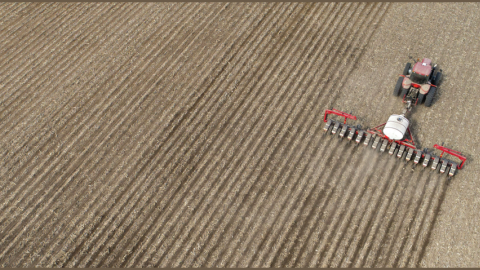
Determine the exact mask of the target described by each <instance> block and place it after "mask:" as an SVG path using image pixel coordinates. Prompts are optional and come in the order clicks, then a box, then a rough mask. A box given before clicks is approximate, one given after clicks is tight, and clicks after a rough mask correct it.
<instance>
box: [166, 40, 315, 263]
mask: <svg viewBox="0 0 480 270" xmlns="http://www.w3.org/2000/svg"><path fill="white" fill-rule="evenodd" d="M307 47H308V46H307ZM293 76H295V75H293ZM267 107H268V106H267ZM250 108H251V110H255V109H253V108H252V107H250ZM246 118H248V119H252V118H251V117H248V116H246ZM220 159H222V158H221V157H220ZM225 166H228V165H225ZM206 178H207V179H208V178H211V176H206ZM209 190H210V194H215V192H213V190H215V188H214V189H210V188H209ZM205 200H206V201H209V200H210V199H208V197H207V198H205ZM200 205H203V204H202V203H200ZM217 207H218V206H212V207H208V208H211V209H216V208H217ZM202 208H203V209H202V210H199V211H197V213H196V215H197V216H198V217H201V216H202V214H201V213H203V211H205V210H204V209H205V208H206V207H205V206H202ZM187 217H188V216H187ZM193 219H195V217H194V218H193ZM189 220H192V218H188V219H187V220H186V221H189ZM203 220H204V221H205V222H208V221H209V219H208V218H203ZM188 223H189V224H188V225H187V226H189V227H190V228H187V229H185V230H187V231H191V229H192V228H193V226H195V228H199V229H200V230H197V234H196V235H194V236H195V237H197V236H198V233H200V232H201V228H203V227H204V226H205V225H203V224H202V225H201V226H197V225H194V224H192V223H191V222H188ZM197 224H198V222H197ZM205 229H206V228H205ZM183 236H184V235H183V234H182V233H179V237H180V238H182V237H183ZM192 237H193V235H192ZM180 241H183V239H182V240H180ZM180 241H179V240H177V239H174V240H173V242H174V243H178V242H180ZM177 246H178V245H177ZM172 257H174V253H173V256H172Z"/></svg>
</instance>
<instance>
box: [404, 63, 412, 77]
mask: <svg viewBox="0 0 480 270" xmlns="http://www.w3.org/2000/svg"><path fill="white" fill-rule="evenodd" d="M411 66H412V64H410V63H407V64H406V65H405V68H404V69H403V75H408V71H409V70H410V67H411Z"/></svg>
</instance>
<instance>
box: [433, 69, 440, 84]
mask: <svg viewBox="0 0 480 270" xmlns="http://www.w3.org/2000/svg"><path fill="white" fill-rule="evenodd" d="M441 79H442V73H441V72H437V75H435V82H434V83H433V84H434V85H436V86H439V85H440V80H441Z"/></svg>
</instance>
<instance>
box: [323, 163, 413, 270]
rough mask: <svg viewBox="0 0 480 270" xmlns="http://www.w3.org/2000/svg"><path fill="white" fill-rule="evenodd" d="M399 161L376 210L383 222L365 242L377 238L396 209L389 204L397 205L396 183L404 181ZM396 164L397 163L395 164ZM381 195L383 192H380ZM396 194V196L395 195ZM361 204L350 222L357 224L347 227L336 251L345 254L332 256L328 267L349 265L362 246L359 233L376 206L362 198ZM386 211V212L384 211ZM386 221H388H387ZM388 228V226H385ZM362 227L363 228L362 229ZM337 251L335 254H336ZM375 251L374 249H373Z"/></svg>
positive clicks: (366, 227) (360, 233) (363, 231)
mask: <svg viewBox="0 0 480 270" xmlns="http://www.w3.org/2000/svg"><path fill="white" fill-rule="evenodd" d="M390 158H391V159H396V157H390ZM398 163H399V161H395V162H394V165H393V166H395V167H396V168H397V170H396V171H394V172H393V173H392V175H394V176H395V177H394V178H393V179H391V180H390V181H391V182H392V183H391V184H390V186H389V188H388V190H387V191H386V192H385V194H386V195H385V196H384V197H385V198H384V199H383V203H382V204H381V205H380V208H379V209H380V210H379V211H378V212H377V214H376V216H377V218H378V217H384V219H383V222H382V223H381V224H380V227H379V229H377V230H370V232H372V231H374V233H370V235H368V238H367V241H366V242H367V243H370V241H374V240H375V239H373V240H372V239H371V238H378V235H379V232H378V230H379V231H382V232H384V231H385V229H384V228H385V226H386V225H387V224H389V223H390V222H391V218H392V215H393V214H394V213H395V212H396V211H392V210H391V205H397V206H398V199H399V198H401V197H400V196H398V194H397V192H398V191H399V189H398V184H400V183H402V184H404V183H405V181H402V180H400V178H401V176H402V174H401V172H400V170H401V169H402V168H403V167H402V166H398ZM395 164H397V165H395ZM404 188H405V186H403V187H402V188H401V189H400V190H402V191H403V190H404ZM380 195H383V194H380ZM396 195H397V196H396ZM361 203H362V204H363V205H362V206H361V207H360V209H364V210H363V211H362V212H361V213H359V214H356V216H355V217H354V218H355V219H354V221H353V222H352V223H354V224H359V225H357V226H352V227H350V228H348V232H347V233H346V234H347V237H346V241H344V242H343V245H341V246H340V247H339V249H338V253H341V254H345V256H343V257H339V256H336V257H335V258H334V261H333V262H332V263H331V265H330V267H338V266H340V267H351V264H352V263H353V262H352V259H353V257H354V254H355V253H356V251H358V250H359V249H361V248H362V246H360V244H359V243H361V241H360V235H362V234H363V233H367V232H365V230H368V228H369V226H368V225H366V224H368V222H370V220H371V219H372V218H374V217H372V215H373V216H375V214H374V212H375V211H376V208H375V207H374V208H371V207H370V206H371V205H370V202H369V201H367V200H363V201H362V202H361ZM385 212H386V213H385ZM387 221H388V222H387ZM373 224H374V226H378V224H379V223H378V222H377V223H376V222H373ZM387 228H388V226H387ZM362 229H363V230H362ZM380 239H381V237H380ZM372 246H373V248H375V247H378V246H380V245H375V244H372ZM338 253H337V254H338ZM373 253H375V251H373ZM367 254H369V255H370V254H372V252H367ZM340 264H341V265H340Z"/></svg>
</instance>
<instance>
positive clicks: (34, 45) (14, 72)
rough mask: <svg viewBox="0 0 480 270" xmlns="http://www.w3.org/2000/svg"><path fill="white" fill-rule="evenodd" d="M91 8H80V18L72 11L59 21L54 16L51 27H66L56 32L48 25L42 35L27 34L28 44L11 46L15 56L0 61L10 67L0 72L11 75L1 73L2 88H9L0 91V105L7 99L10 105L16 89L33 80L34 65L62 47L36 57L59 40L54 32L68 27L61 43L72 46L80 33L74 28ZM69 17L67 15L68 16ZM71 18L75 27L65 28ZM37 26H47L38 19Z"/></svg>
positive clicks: (5, 56)
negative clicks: (68, 41)
mask: <svg viewBox="0 0 480 270" xmlns="http://www.w3.org/2000/svg"><path fill="white" fill-rule="evenodd" d="M76 8H78V9H80V8H82V7H76ZM91 8H92V7H91V6H89V7H88V8H83V9H82V11H81V13H80V14H77V13H75V12H74V11H73V10H67V11H65V12H64V13H67V14H65V15H64V16H63V17H60V16H59V14H58V15H56V16H53V18H54V19H52V20H51V21H50V22H49V23H50V24H60V23H61V24H63V25H66V26H63V27H60V26H58V27H56V28H53V27H50V25H47V26H46V27H47V28H46V29H45V30H44V31H43V32H38V31H34V30H32V31H31V34H30V35H31V37H30V38H29V40H28V41H29V42H25V43H23V44H22V45H23V46H18V44H13V45H12V46H16V47H15V49H16V50H15V51H14V52H11V53H8V54H7V53H6V54H4V57H3V58H2V59H0V62H2V63H10V64H9V65H4V66H2V69H4V70H5V71H10V72H9V73H5V74H3V72H2V76H4V77H5V78H9V80H7V81H5V82H4V84H5V85H10V87H4V88H3V89H2V91H3V94H2V95H3V97H2V101H1V103H2V104H4V103H6V102H7V101H9V99H11V100H10V103H9V104H12V102H13V101H14V99H15V97H12V96H13V95H14V94H16V92H18V88H21V87H23V86H24V85H25V84H26V83H27V81H29V80H28V78H31V77H32V76H33V75H32V73H33V71H34V69H35V67H36V65H38V64H39V62H40V60H41V59H44V58H45V57H46V56H47V55H48V53H51V52H52V51H58V47H60V46H61V45H62V44H63V43H62V42H58V43H57V46H56V47H50V46H49V47H48V48H49V49H50V51H49V52H46V49H45V50H43V52H45V53H44V54H39V53H38V52H40V50H41V49H42V48H44V47H46V46H48V45H49V44H50V43H49V42H51V40H53V39H57V38H59V37H61V36H55V35H54V33H55V32H57V31H58V30H59V29H61V30H63V29H64V28H67V27H68V28H69V30H63V31H70V36H69V37H64V38H63V39H64V40H68V39H71V41H70V43H73V42H74V40H75V38H71V36H74V35H75V34H76V33H75V32H77V31H78V30H79V29H81V28H80V27H78V28H74V27H75V26H77V25H81V22H83V21H82V19H85V18H83V16H84V15H85V13H87V12H88V11H89V10H90V9H91ZM102 10H104V9H98V12H101V11H102ZM54 12H55V11H50V13H54ZM68 13H70V14H68ZM62 14H63V13H62ZM87 14H88V16H89V17H92V18H95V16H93V15H94V14H90V13H87ZM72 18H76V23H74V24H72V25H69V24H66V22H67V21H68V20H69V19H72ZM87 18H88V17H87ZM40 24H41V25H43V24H46V23H45V22H41V21H40V19H39V25H40ZM77 35H78V34H77ZM45 36H48V37H49V38H47V39H45ZM42 43H43V45H42ZM41 45H42V46H41ZM65 45H68V43H67V44H65ZM67 50H68V51H70V50H71V48H68V47H63V50H62V51H67ZM32 51H33V52H32ZM29 52H30V53H29ZM60 52H61V51H60ZM60 52H58V53H57V54H59V53H60ZM47 62H49V61H47ZM19 64H21V66H22V68H14V67H15V66H18V65H19ZM52 66H53V65H52V64H51V65H50V66H44V67H45V68H46V69H51V67H52ZM28 67H30V70H29V72H28V71H26V70H27V68H28ZM19 75H23V77H20V76H19ZM24 78H25V80H24V81H23V82H21V79H24ZM27 89H28V87H27ZM24 92H26V90H24V91H23V93H24ZM17 96H18V95H17ZM9 104H7V105H5V108H3V109H2V110H1V111H0V113H1V114H4V112H5V110H6V109H7V108H9ZM11 111H15V110H11Z"/></svg>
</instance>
